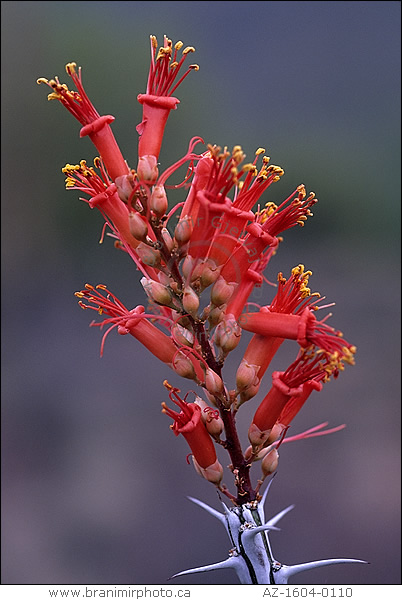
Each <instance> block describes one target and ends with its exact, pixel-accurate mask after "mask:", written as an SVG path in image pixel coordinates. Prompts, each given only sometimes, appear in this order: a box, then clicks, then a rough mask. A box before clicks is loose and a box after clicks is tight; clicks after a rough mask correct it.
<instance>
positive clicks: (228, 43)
mask: <svg viewBox="0 0 402 600" xmlns="http://www.w3.org/2000/svg"><path fill="white" fill-rule="evenodd" d="M1 10H2V21H1V28H2V50H3V52H2V83H3V87H2V90H3V94H2V108H3V111H2V115H3V131H2V133H3V138H2V150H3V154H2V166H3V177H2V192H3V194H2V217H3V218H2V250H3V263H2V266H3V273H2V274H3V279H2V283H3V286H2V301H3V304H2V305H3V311H2V324H3V328H2V332H3V337H2V342H3V346H2V349H3V363H2V374H3V378H2V384H3V385H2V391H3V414H2V416H3V418H2V427H3V433H2V440H3V453H2V456H3V469H2V475H3V502H2V509H3V515H2V543H3V553H2V560H3V562H2V577H3V583H5V584H126V585H134V584H162V585H163V584H166V583H167V580H168V578H169V577H170V576H171V575H172V574H173V573H175V572H178V571H180V570H182V569H187V568H191V567H196V566H199V565H202V564H207V563H212V562H216V561H220V560H223V559H225V558H226V557H227V552H228V550H229V548H230V541H229V539H228V538H227V535H226V533H225V531H224V530H223V528H220V526H219V525H218V523H217V522H215V520H214V519H213V518H212V517H211V516H209V515H208V514H207V513H205V512H204V511H202V510H201V509H200V508H199V507H197V506H195V505H193V504H192V503H191V502H189V501H188V499H187V498H186V496H187V495H191V496H194V497H196V498H199V499H201V500H203V501H204V502H207V503H209V504H211V505H213V506H214V507H215V508H217V509H219V508H220V505H219V499H218V497H217V495H216V492H215V489H214V487H213V486H212V485H210V484H208V483H207V482H205V481H204V480H202V479H201V478H200V477H198V475H196V474H195V472H194V470H193V468H192V467H191V466H188V465H187V464H186V454H187V452H188V448H187V446H186V444H185V442H184V440H183V439H181V438H180V439H176V438H175V437H174V436H173V435H172V432H171V431H170V429H169V424H170V422H169V419H168V418H167V417H166V416H164V415H162V414H161V412H160V403H161V401H162V400H166V399H167V397H166V393H165V390H164V388H163V387H162V381H163V379H165V378H168V379H169V381H170V382H171V383H172V384H174V385H177V386H178V387H181V388H182V390H183V391H188V390H189V389H191V384H189V383H186V382H184V383H183V380H179V379H178V378H177V377H175V376H174V375H173V374H172V372H171V371H170V370H168V368H167V367H166V368H165V367H164V366H161V365H160V364H159V363H158V361H157V360H156V359H155V358H153V356H152V355H150V354H149V353H147V351H146V350H145V349H144V350H143V349H142V348H141V347H140V346H139V344H138V343H137V342H136V341H135V340H134V339H132V338H130V339H128V336H127V338H126V337H121V336H118V335H111V336H109V338H108V341H107V344H106V348H105V353H104V356H103V358H102V359H100V358H99V346H100V337H101V336H100V333H99V330H98V329H90V328H89V327H88V325H89V322H90V320H91V317H92V313H91V315H89V313H88V312H84V311H81V310H79V308H78V307H77V303H76V298H74V296H73V292H74V291H76V290H79V289H81V288H82V286H83V284H84V283H85V282H87V281H89V282H91V283H99V282H102V283H105V284H107V285H108V287H109V288H110V289H111V290H112V291H114V292H115V293H117V295H118V296H119V298H120V299H121V300H122V301H123V302H125V303H126V305H127V306H129V307H133V306H135V305H136V304H138V303H142V302H143V301H144V299H143V294H142V290H141V289H140V285H139V282H138V280H139V274H138V272H136V270H135V268H134V266H133V264H132V263H131V262H130V260H129V259H128V257H126V256H125V255H123V254H122V253H119V252H118V251H117V250H114V248H113V244H112V241H110V240H108V239H106V240H105V242H104V243H103V244H101V245H100V244H99V243H98V240H99V238H100V232H101V227H102V220H101V217H100V215H99V213H95V211H91V210H89V209H88V207H87V205H86V204H84V203H83V202H80V201H79V200H78V196H79V194H78V193H76V192H71V191H70V192H67V191H66V190H65V189H64V178H63V175H62V173H61V168H62V167H63V166H64V165H65V163H66V162H70V163H76V162H78V161H79V160H80V159H82V158H86V159H87V160H88V161H91V160H92V159H93V157H94V156H95V154H96V151H95V149H94V148H93V147H92V146H91V143H90V142H89V140H88V139H83V140H80V139H79V136H78V132H79V125H78V123H76V122H75V120H74V119H73V117H71V115H69V114H68V113H67V112H66V111H65V110H64V109H63V108H62V107H61V106H60V104H59V103H57V102H51V103H48V102H47V100H46V96H47V93H48V89H47V88H46V87H45V86H41V87H38V86H37V85H36V79H37V78H38V77H47V78H52V77H54V76H55V75H59V76H60V78H61V80H62V81H66V80H67V76H66V75H65V71H64V65H65V64H66V63H67V62H69V61H75V62H77V64H79V65H82V67H83V79H84V84H85V86H86V91H87V93H88V94H89V96H90V97H91V99H92V100H93V102H94V104H95V105H96V107H97V109H98V111H99V112H100V114H113V115H114V116H115V117H116V121H115V123H114V124H113V130H114V133H115V135H116V137H117V139H118V141H119V144H120V147H121V149H122V151H123V154H124V155H125V157H126V158H127V160H128V162H129V164H130V166H132V167H135V166H136V158H137V157H136V144H137V134H136V131H135V126H136V125H137V123H139V122H140V120H141V107H140V105H139V104H138V103H137V102H136V96H137V94H138V93H139V92H144V91H145V86H146V79H147V74H148V65H149V34H154V35H156V36H157V37H158V41H159V42H160V43H162V41H163V35H164V34H166V35H168V37H170V38H171V39H172V40H173V41H174V42H175V41H177V40H182V41H183V42H184V44H185V45H193V46H195V47H196V50H197V52H196V55H194V56H193V57H192V59H191V60H192V61H194V62H197V63H198V64H199V65H200V71H199V72H198V73H192V74H191V75H190V77H189V78H188V79H187V80H186V82H185V83H184V84H183V85H182V86H181V88H180V90H179V92H178V94H177V95H178V97H179V98H180V100H181V104H180V106H179V108H178V110H177V111H176V112H174V113H172V115H171V117H170V119H169V122H168V126H167V130H166V136H165V142H164V145H163V148H162V153H161V156H160V161H161V165H162V168H164V167H166V166H168V165H169V164H171V163H172V162H174V160H176V159H177V158H178V157H180V156H181V155H182V154H183V153H184V151H185V149H186V148H187V145H188V141H189V139H190V138H191V137H192V136H195V135H200V136H202V137H203V138H204V140H205V141H206V142H210V143H215V144H218V145H221V146H225V145H227V146H228V147H229V148H230V147H232V146H233V145H234V144H241V145H242V147H243V149H244V150H245V152H246V153H247V155H248V157H249V158H250V159H252V157H253V156H254V151H255V150H256V149H257V148H258V147H260V146H263V147H264V148H265V149H266V153H267V154H268V155H269V156H271V160H272V162H273V163H274V164H279V165H281V166H282V167H283V168H284V169H285V177H283V178H282V180H281V182H279V183H277V184H275V185H274V186H273V187H272V188H270V190H269V192H268V193H267V194H266V196H265V199H266V201H268V200H272V201H274V202H279V201H281V199H284V198H286V197H287V196H288V195H289V194H290V193H291V192H292V191H293V190H294V189H295V187H296V186H297V185H299V184H300V183H304V184H305V185H306V188H307V190H309V191H310V190H313V191H315V192H316V194H317V196H318V198H319V199H320V202H319V203H318V205H317V206H316V207H315V211H314V218H312V219H309V221H308V223H307V224H306V227H305V228H304V229H300V228H298V229H297V230H296V229H293V230H291V231H288V232H287V233H286V234H285V236H284V237H285V241H284V243H283V244H282V245H281V248H280V251H279V252H278V254H277V256H276V257H275V259H274V261H273V262H272V263H271V265H270V269H269V272H268V276H269V277H270V278H271V279H272V280H274V279H275V277H276V273H277V272H278V271H283V272H284V274H285V275H286V274H287V273H289V270H290V268H291V267H293V266H294V265H296V264H298V263H303V264H305V265H306V267H307V268H309V269H311V270H312V271H313V277H312V278H311V280H310V283H311V287H312V289H313V290H317V291H320V292H321V294H325V295H326V297H327V298H328V301H331V302H332V301H333V302H336V306H335V307H334V309H333V312H334V316H333V318H332V319H331V324H333V325H334V326H335V327H337V328H339V329H341V330H342V331H344V332H345V337H346V338H347V339H348V340H349V341H351V342H352V343H354V344H356V346H357V347H358V354H357V361H356V366H355V367H353V368H352V367H349V368H347V369H346V370H345V372H344V373H343V374H342V375H341V377H339V379H338V380H337V381H336V382H331V383H329V384H327V385H326V386H325V388H324V390H323V392H321V394H319V395H318V394H317V395H316V396H312V397H311V399H310V401H309V403H308V404H307V405H306V407H305V408H304V410H303V411H302V413H301V414H300V415H299V416H298V418H297V419H296V420H295V421H294V424H293V426H292V430H291V431H292V433H297V432H299V431H303V430H304V429H306V428H308V427H311V426H313V425H316V424H319V423H321V422H323V421H329V423H330V426H336V425H338V424H340V423H346V424H347V428H346V429H344V430H343V431H341V432H340V433H337V434H334V435H333V436H328V437H324V438H316V439H312V440H307V441H302V442H298V443H297V445H296V444H289V445H287V444H286V445H284V446H282V449H281V453H280V454H281V459H280V466H279V469H278V474H277V476H276V478H275V481H274V482H273V485H272V488H271V491H270V495H269V498H268V501H267V513H268V515H273V514H275V513H276V512H278V511H279V510H281V509H283V508H284V507H285V506H288V505H289V504H293V503H294V504H295V505H296V507H295V509H294V510H293V511H292V512H291V513H289V514H288V515H287V516H286V518H284V520H283V521H282V522H281V524H280V526H281V529H282V530H281V532H274V533H272V534H271V536H270V537H271V542H272V545H273V549H274V553H275V557H276V559H277V560H279V561H281V562H284V563H286V564H294V563H298V562H304V561H310V560H316V559H320V558H329V557H353V558H360V559H364V560H367V561H369V563H370V564H369V565H339V566H333V567H328V568H322V569H317V570H315V571H310V572H308V573H306V574H303V575H300V576H298V577H296V578H294V579H293V580H292V581H291V583H294V584H296V583H310V584H398V583H400V555H399V552H400V538H399V532H400V523H399V520H400V495H399V491H400V445H399V439H400V438H399V422H400V379H399V374H400V344H399V331H400V311H399V306H400V287H399V285H400V284H399V282H400V234H399V232H400V27H399V26H400V10H401V5H400V2H247V3H240V2H236V3H228V2H96V3H95V2H2V3H1ZM178 199H181V197H180V194H179V193H178V194H177V195H175V194H174V193H172V192H171V193H170V201H171V202H176V201H177V200H178ZM271 298H272V288H271V287H269V286H266V287H265V288H264V289H263V291H262V293H261V291H260V292H259V293H257V295H256V296H255V301H256V302H261V303H269V302H270V299H271ZM242 347H243V348H244V345H243V346H242ZM294 356H295V347H294V345H292V344H290V345H289V346H286V345H285V344H284V345H283V349H282V350H281V353H280V354H278V356H277V357H276V361H275V363H274V364H273V368H275V369H281V370H283V369H285V368H286V367H287V366H288V365H289V363H290V362H291V361H292V360H293V359H294ZM240 359H241V348H240V349H239V351H237V352H235V353H233V356H230V358H229V359H228V361H227V362H228V364H227V367H226V369H225V379H226V382H227V384H228V385H229V386H231V385H233V381H234V379H233V378H234V374H235V371H236V368H237V366H238V364H239V362H240ZM267 385H268V382H267ZM260 398H262V396H260ZM257 401H258V399H255V400H254V402H250V406H248V405H246V406H244V407H243V409H242V411H241V412H240V414H239V431H240V435H241V437H242V439H243V441H244V444H245V445H246V440H247V435H246V433H247V428H248V424H249V422H250V420H251V417H252V415H253V414H254V411H255V408H256V403H257ZM221 460H222V461H223V463H224V464H227V462H225V461H226V460H227V459H226V456H224V455H221ZM258 476H259V467H258V465H256V467H255V471H254V478H255V479H256V478H257V477H258ZM225 480H226V482H227V483H228V485H229V486H231V485H232V481H231V477H230V474H228V476H227V477H226V478H225ZM236 582H237V579H236V576H235V574H234V572H231V571H220V572H219V571H217V572H213V573H209V574H204V575H193V576H187V577H186V578H183V579H178V580H174V582H173V583H175V584H177V585H179V586H181V587H183V586H184V585H189V584H197V583H200V584H212V583H214V584H232V583H236ZM169 583H171V582H169Z"/></svg>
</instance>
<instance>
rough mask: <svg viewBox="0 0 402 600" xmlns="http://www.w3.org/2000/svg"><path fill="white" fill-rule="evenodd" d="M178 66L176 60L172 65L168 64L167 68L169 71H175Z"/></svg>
mask: <svg viewBox="0 0 402 600" xmlns="http://www.w3.org/2000/svg"><path fill="white" fill-rule="evenodd" d="M178 64H179V63H178V62H177V60H176V61H175V62H172V63H170V65H169V68H170V69H175V68H176V67H177V66H178Z"/></svg>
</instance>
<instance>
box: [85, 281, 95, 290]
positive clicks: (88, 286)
mask: <svg viewBox="0 0 402 600" xmlns="http://www.w3.org/2000/svg"><path fill="white" fill-rule="evenodd" d="M84 287H85V289H86V290H91V291H93V290H94V289H95V288H94V286H93V285H91V284H90V283H86V284H85V286H84Z"/></svg>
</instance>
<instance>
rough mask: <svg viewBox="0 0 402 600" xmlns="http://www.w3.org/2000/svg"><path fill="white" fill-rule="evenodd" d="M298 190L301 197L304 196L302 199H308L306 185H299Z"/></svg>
mask: <svg viewBox="0 0 402 600" xmlns="http://www.w3.org/2000/svg"><path fill="white" fill-rule="evenodd" d="M296 190H297V192H299V196H302V198H305V197H306V188H305V187H304V185H303V184H301V185H299V186H298V187H297V188H296Z"/></svg>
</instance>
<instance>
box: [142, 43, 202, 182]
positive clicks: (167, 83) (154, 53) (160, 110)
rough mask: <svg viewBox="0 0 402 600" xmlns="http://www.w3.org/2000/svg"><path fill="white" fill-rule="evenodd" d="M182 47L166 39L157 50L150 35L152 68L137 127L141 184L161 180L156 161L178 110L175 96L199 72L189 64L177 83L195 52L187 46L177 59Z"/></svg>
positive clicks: (180, 44) (156, 44)
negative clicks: (169, 122) (192, 73)
mask: <svg viewBox="0 0 402 600" xmlns="http://www.w3.org/2000/svg"><path fill="white" fill-rule="evenodd" d="M182 47H183V43H182V42H177V43H176V44H175V45H174V51H173V48H172V41H171V40H169V39H168V38H167V37H166V36H165V37H164V44H163V46H162V47H161V48H159V50H158V41H157V39H156V37H155V36H153V35H152V36H151V65H150V69H149V76H148V84H147V91H146V93H145V94H139V95H138V96H137V99H138V102H140V104H142V121H141V123H140V124H139V125H138V126H137V132H138V134H139V135H140V140H139V144H138V168H137V172H138V175H139V177H140V180H141V181H145V182H147V183H154V182H155V181H156V179H157V177H158V168H157V161H158V157H159V152H160V148H161V145H162V138H163V133H164V130H165V125H166V122H167V119H168V117H169V113H170V111H171V110H174V109H176V108H177V104H179V102H180V101H179V100H178V99H177V98H175V97H174V96H173V93H174V92H175V90H176V89H177V88H178V86H179V85H180V83H181V82H182V81H183V79H184V78H185V77H186V76H187V75H188V73H189V72H190V70H193V69H195V70H198V68H199V67H198V65H190V66H189V67H188V70H187V71H186V72H185V73H184V75H183V76H182V77H181V78H180V79H179V80H178V81H176V79H177V76H178V74H179V72H180V69H181V67H182V64H183V62H184V61H185V59H186V56H187V55H188V54H189V53H191V52H194V48H193V47H192V46H187V47H186V48H184V49H183V51H182V56H181V58H180V59H179V58H178V52H179V50H181V48H182Z"/></svg>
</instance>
